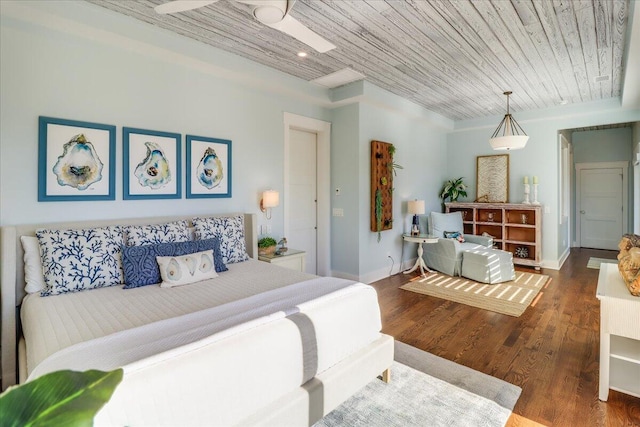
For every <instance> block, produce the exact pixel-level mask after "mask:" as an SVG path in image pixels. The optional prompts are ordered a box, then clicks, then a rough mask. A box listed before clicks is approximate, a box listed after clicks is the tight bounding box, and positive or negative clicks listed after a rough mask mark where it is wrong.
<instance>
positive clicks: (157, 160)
mask: <svg viewBox="0 0 640 427" xmlns="http://www.w3.org/2000/svg"><path fill="white" fill-rule="evenodd" d="M181 138H182V135H180V134H179V133H169V132H159V131H154V130H145V129H135V128H128V127H125V128H122V153H123V159H122V168H123V180H122V181H123V185H124V192H123V198H124V199H125V200H136V199H179V198H181V197H182V170H181V165H182V162H181V161H180V160H181V159H180V153H181V150H180V140H181Z"/></svg>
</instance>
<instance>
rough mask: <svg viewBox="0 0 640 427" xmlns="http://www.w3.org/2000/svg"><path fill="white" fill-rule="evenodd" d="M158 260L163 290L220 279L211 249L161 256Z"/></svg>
mask: <svg viewBox="0 0 640 427" xmlns="http://www.w3.org/2000/svg"><path fill="white" fill-rule="evenodd" d="M156 260H157V261H158V267H160V277H162V283H160V287H161V288H171V287H173V286H180V285H188V284H190V283H195V282H200V281H202V280H207V279H213V278H214V277H218V273H216V268H215V264H214V262H213V250H211V249H210V250H208V251H202V252H195V253H192V254H187V255H182V256H159V257H156Z"/></svg>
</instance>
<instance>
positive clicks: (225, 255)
mask: <svg viewBox="0 0 640 427" xmlns="http://www.w3.org/2000/svg"><path fill="white" fill-rule="evenodd" d="M192 222H193V225H194V227H195V228H196V239H198V240H204V239H212V238H214V237H217V238H218V239H219V240H220V252H221V253H222V261H224V263H225V264H231V263H234V262H242V261H246V260H248V259H249V255H247V248H246V245H245V243H244V218H243V216H242V215H237V216H225V217H209V218H198V217H196V218H193V220H192Z"/></svg>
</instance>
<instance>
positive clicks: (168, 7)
mask: <svg viewBox="0 0 640 427" xmlns="http://www.w3.org/2000/svg"><path fill="white" fill-rule="evenodd" d="M217 1H218V0H173V1H169V2H167V3H163V4H159V5H158V6H156V7H154V8H153V10H155V11H156V13H160V14H162V15H165V14H167V13H177V12H184V11H186V10H193V9H197V8H199V7H204V6H208V5H210V4H213V3H215V2H217Z"/></svg>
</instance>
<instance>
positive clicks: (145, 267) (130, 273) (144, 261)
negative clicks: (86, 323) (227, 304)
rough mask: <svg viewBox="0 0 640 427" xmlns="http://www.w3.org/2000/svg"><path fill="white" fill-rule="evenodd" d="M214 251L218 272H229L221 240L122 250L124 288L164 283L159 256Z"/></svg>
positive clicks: (134, 247) (124, 248) (165, 244)
mask: <svg viewBox="0 0 640 427" xmlns="http://www.w3.org/2000/svg"><path fill="white" fill-rule="evenodd" d="M209 249H213V263H214V264H215V267H216V271H217V272H218V273H220V272H221V271H227V266H226V265H225V264H224V262H223V261H222V254H221V253H220V240H219V239H218V238H217V237H214V238H212V239H204V240H194V241H190V242H171V243H158V244H155V245H141V246H128V247H127V246H125V247H123V248H122V266H123V268H124V283H125V285H124V288H125V289H132V288H138V287H140V286H147V285H155V284H156V283H160V282H162V278H161V277H160V269H159V268H158V262H157V261H156V257H157V256H181V255H187V254H192V253H195V252H202V251H208V250H209Z"/></svg>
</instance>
